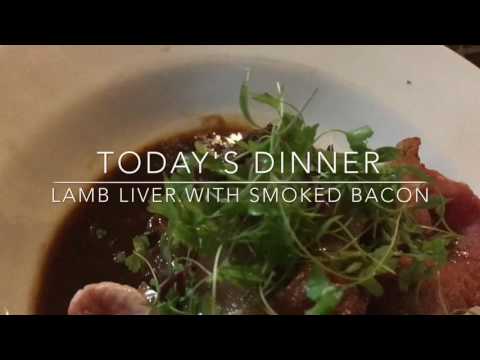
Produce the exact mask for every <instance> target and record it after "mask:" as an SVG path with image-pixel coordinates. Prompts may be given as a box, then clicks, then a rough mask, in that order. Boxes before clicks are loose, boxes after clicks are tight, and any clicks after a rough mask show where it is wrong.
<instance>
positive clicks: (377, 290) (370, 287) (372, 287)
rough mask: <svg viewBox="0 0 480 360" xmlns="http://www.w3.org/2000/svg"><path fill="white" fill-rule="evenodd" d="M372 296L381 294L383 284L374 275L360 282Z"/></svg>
mask: <svg viewBox="0 0 480 360" xmlns="http://www.w3.org/2000/svg"><path fill="white" fill-rule="evenodd" d="M360 285H361V286H363V287H364V288H365V289H367V291H368V292H369V293H370V294H372V295H373V296H376V297H380V296H382V295H383V286H382V285H381V284H380V283H379V282H378V280H377V279H375V278H374V277H372V278H370V279H368V280H366V281H364V282H363V283H361V284H360Z"/></svg>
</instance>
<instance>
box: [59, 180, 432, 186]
mask: <svg viewBox="0 0 480 360" xmlns="http://www.w3.org/2000/svg"><path fill="white" fill-rule="evenodd" d="M52 183H53V184H67V185H73V184H102V185H109V184H112V185H114V184H121V185H148V184H238V185H240V184H426V183H427V182H426V181H168V180H167V181H53V182H52Z"/></svg>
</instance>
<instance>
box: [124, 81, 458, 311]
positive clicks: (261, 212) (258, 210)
mask: <svg viewBox="0 0 480 360" xmlns="http://www.w3.org/2000/svg"><path fill="white" fill-rule="evenodd" d="M277 90H278V93H277V95H271V94H268V93H263V94H254V93H252V92H251V90H250V89H249V86H248V82H247V81H245V82H244V83H243V84H242V87H241V94H240V108H241V110H242V112H243V114H244V117H245V118H246V119H247V120H248V121H249V122H250V123H251V124H252V125H253V126H255V127H257V128H259V126H258V125H257V124H256V123H255V121H254V118H253V117H252V114H251V111H250V108H249V103H250V102H251V101H252V100H253V101H256V102H259V103H261V104H264V105H266V106H269V107H271V108H273V109H274V110H276V112H277V115H278V117H277V120H276V121H274V122H273V124H272V125H271V128H270V130H269V131H267V132H265V133H264V134H262V135H260V136H259V137H257V138H255V139H247V140H243V141H240V142H239V143H237V144H236V145H235V146H236V148H237V149H238V150H239V152H240V155H239V156H238V166H239V171H238V172H237V173H236V174H235V178H234V179H233V180H245V181H251V182H256V181H257V182H258V181H276V182H278V181H302V180H305V179H307V180H318V181H332V182H336V181H339V182H342V181H377V182H378V181H399V182H401V181H402V179H405V176H406V175H409V174H410V175H418V170H416V169H411V168H410V167H408V166H402V165H398V164H395V163H394V162H393V160H395V159H396V158H397V156H398V151H397V149H396V148H395V147H382V148H379V149H370V147H369V145H368V140H369V139H370V138H371V137H372V136H373V130H372V129H371V128H370V127H367V126H366V127H362V128H360V129H356V130H353V131H348V132H347V131H343V130H330V131H329V132H337V133H340V134H343V135H344V136H345V138H346V140H347V142H348V144H349V146H350V148H351V149H352V150H353V151H356V152H358V163H357V165H356V166H357V167H358V174H346V173H343V172H336V173H332V172H330V171H329V170H328V169H327V170H326V171H323V172H321V173H320V174H318V175H317V174H315V175H311V174H306V173H304V172H302V171H296V172H295V173H293V174H292V173H282V172H281V171H280V169H279V168H277V167H274V169H273V170H272V171H270V172H269V173H267V174H261V175H259V174H255V173H254V172H253V171H252V169H253V164H252V154H253V153H254V152H256V151H268V152H269V153H270V154H271V155H272V156H273V157H274V158H275V159H277V158H278V157H279V156H280V154H281V152H285V153H287V152H288V153H290V152H295V153H296V154H298V155H299V156H300V157H305V155H306V154H307V153H308V152H315V151H321V152H323V153H324V154H325V156H327V157H329V156H330V157H331V156H334V153H333V150H332V148H331V147H328V148H326V149H317V148H316V147H315V143H316V141H317V140H318V139H319V138H321V137H323V136H325V134H327V133H329V132H325V133H322V134H317V132H318V131H317V130H318V125H313V126H310V125H308V124H307V123H306V122H305V120H304V118H303V115H302V113H303V110H304V107H305V106H304V107H303V108H302V110H297V109H296V108H295V107H294V106H292V105H290V104H288V103H287V102H286V101H285V92H284V89H283V87H282V86H280V85H278V86H277ZM310 100H311V98H310V99H309V100H308V101H307V103H306V105H307V104H308V103H309V102H310ZM195 148H196V151H197V152H198V153H199V154H200V153H201V152H202V153H205V152H206V151H207V152H208V149H207V148H206V147H205V146H202V144H201V143H196V144H195ZM367 151H375V152H376V153H377V154H378V155H379V159H380V163H381V167H380V172H379V173H373V174H372V173H365V171H364V170H365V164H364V163H362V159H364V158H365V157H364V156H363V155H364V154H365V152H367ZM276 163H277V161H276ZM224 165H225V164H222V163H221V160H219V159H216V158H215V157H214V156H213V155H211V156H210V155H209V156H208V159H207V161H206V166H205V168H206V169H207V171H208V172H209V175H210V176H212V177H213V178H215V179H218V180H221V181H229V180H232V176H230V175H228V174H227V173H225V171H224V168H225V166H224ZM299 170H301V169H299ZM194 179H195V175H194V174H188V173H186V172H182V171H179V172H177V173H176V174H174V175H173V176H172V177H171V180H182V181H187V182H188V181H193V180H194ZM169 186H173V187H176V190H177V191H176V197H177V198H176V200H177V201H175V202H155V203H150V205H149V208H148V210H149V211H150V212H151V213H153V214H157V215H160V216H163V217H165V218H166V219H168V228H167V232H166V234H165V235H164V237H163V238H162V240H161V241H160V242H161V245H158V246H162V247H164V248H167V249H168V256H167V258H168V259H166V260H168V262H170V264H171V268H170V271H169V273H168V275H167V276H164V277H163V278H161V279H160V278H159V279H157V276H156V275H155V269H154V268H153V266H151V265H150V263H149V260H148V258H149V251H151V249H153V248H154V247H155V246H157V244H150V243H149V240H148V237H147V236H145V235H141V236H137V237H135V238H134V239H133V247H134V251H133V253H132V254H131V255H130V256H128V257H126V259H125V264H126V265H127V266H128V268H129V269H130V270H131V271H133V272H138V271H140V270H142V269H143V270H145V269H146V270H149V271H150V273H151V274H150V275H151V276H153V277H154V281H153V282H152V286H154V288H155V289H156V291H157V292H158V294H159V295H158V296H157V297H156V301H155V302H154V303H153V304H152V305H153V308H154V312H156V313H161V314H217V313H224V312H225V310H224V309H223V308H222V304H221V301H220V300H219V289H220V288H221V287H224V286H229V287H232V288H234V289H237V290H238V291H239V293H240V294H242V295H241V296H246V297H249V298H253V302H252V303H253V304H255V305H254V306H257V307H262V308H263V309H264V310H263V311H264V312H266V313H268V314H274V313H275V310H274V306H273V305H272V304H271V303H270V302H269V300H270V299H271V298H272V295H274V294H275V292H276V291H277V290H278V289H280V288H282V286H285V285H286V284H288V282H289V281H290V280H291V279H292V277H293V276H294V275H295V272H296V271H298V268H299V267H300V266H302V265H309V266H311V267H312V269H313V270H312V272H311V274H310V278H309V280H308V283H307V286H306V296H307V297H308V298H309V299H310V300H311V301H312V303H314V306H313V307H312V308H311V309H309V310H308V311H306V314H330V313H332V312H334V310H335V308H336V307H337V305H338V304H339V303H340V302H341V300H342V296H343V294H344V293H345V290H347V289H348V288H351V287H356V286H360V287H362V288H364V289H366V291H368V292H369V293H370V294H371V295H372V296H381V295H382V294H383V287H382V285H381V281H379V280H380V279H381V277H382V276H386V275H388V274H391V275H395V276H397V277H398V279H399V287H400V289H402V290H404V291H408V290H409V289H411V288H412V287H415V286H417V285H418V284H419V283H421V282H422V281H424V280H425V279H428V278H429V277H431V276H434V275H435V274H436V273H437V272H438V269H439V268H440V267H441V266H443V265H444V264H445V263H446V261H447V255H448V251H447V249H448V246H449V244H450V243H451V242H452V241H453V240H455V239H456V238H457V237H458V236H457V235H456V234H455V233H453V232H452V231H451V230H449V229H448V227H447V226H446V225H445V221H444V219H443V209H444V206H445V203H446V201H445V199H443V198H441V197H434V198H431V199H430V201H429V203H427V204H420V205H417V204H413V205H410V204H404V203H398V202H392V203H386V202H376V201H367V202H361V203H353V202H351V201H350V200H349V199H350V198H351V197H349V196H344V197H342V199H344V200H341V201H340V202H338V203H336V204H331V205H330V206H325V207H319V206H312V204H308V203H304V202H289V203H286V202H283V201H279V202H278V203H277V204H271V203H261V202H259V203H255V204H252V203H250V202H249V201H248V200H247V193H248V191H249V189H250V188H251V187H252V185H251V184H250V185H249V184H245V185H238V184H236V185H231V186H235V187H239V189H240V195H239V201H238V202H235V203H230V202H222V201H219V202H208V203H207V202H188V201H186V198H185V197H183V196H182V194H185V192H184V191H182V190H184V189H185V188H192V187H193V186H194V185H193V184H171V185H170V184H169ZM195 186H205V187H207V186H209V185H208V184H202V185H195ZM259 186H260V187H267V188H272V187H280V188H282V187H283V186H284V185H282V184H278V183H276V184H262V185H259ZM288 186H294V187H295V186H300V185H294V184H293V185H292V184H289V185H288ZM360 186H362V187H363V188H364V190H366V191H368V190H369V189H371V188H373V189H375V190H381V189H382V188H383V187H385V186H386V185H384V184H378V183H375V184H362V185H360ZM393 186H399V185H393ZM336 188H337V189H339V190H340V191H341V192H342V193H343V194H349V193H351V191H352V185H350V184H339V185H337V186H336ZM419 208H424V209H428V210H430V211H436V215H437V218H438V222H437V223H436V224H434V225H433V226H431V227H428V229H426V228H425V226H422V225H420V224H417V222H416V220H415V211H416V210H418V209H419ZM174 254H176V255H174ZM178 254H181V255H178ZM406 259H407V260H408V261H406ZM406 262H408V264H409V266H408V267H405V266H404V265H405V263H406ZM334 279H336V280H335V281H334ZM159 280H160V281H162V282H160V281H159ZM340 280H341V281H340ZM172 284H173V286H172ZM239 296H240V295H239Z"/></svg>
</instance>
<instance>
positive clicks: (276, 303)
mask: <svg viewBox="0 0 480 360" xmlns="http://www.w3.org/2000/svg"><path fill="white" fill-rule="evenodd" d="M310 272H311V269H310V268H309V267H304V268H302V269H301V270H300V271H299V272H298V274H297V275H296V276H295V278H294V279H293V280H292V281H291V282H290V283H289V284H288V285H287V287H285V288H284V289H282V290H280V291H279V292H278V293H277V294H276V296H275V297H274V300H273V308H274V309H275V311H277V312H278V313H279V314H285V315H303V314H304V313H305V311H306V310H308V309H310V308H311V307H312V306H313V305H314V304H313V303H312V302H311V301H310V300H309V299H308V297H307V294H306V286H307V282H308V279H309V276H310ZM368 302H369V297H368V296H367V295H366V294H365V293H364V292H363V291H362V290H361V289H358V288H350V289H348V290H347V291H346V292H345V294H344V295H343V299H342V301H341V302H340V304H339V305H338V306H337V309H336V310H335V314H336V315H361V314H365V313H366V311H367V305H368Z"/></svg>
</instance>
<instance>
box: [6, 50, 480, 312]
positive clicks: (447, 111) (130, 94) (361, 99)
mask: <svg viewBox="0 0 480 360" xmlns="http://www.w3.org/2000/svg"><path fill="white" fill-rule="evenodd" d="M246 67H248V68H251V69H252V79H253V80H252V86H254V87H255V88H256V89H258V90H265V89H272V88H273V85H274V82H275V81H281V82H283V83H284V84H285V86H286V89H287V93H288V94H289V95H290V100H291V101H292V102H294V103H299V104H301V103H302V102H303V101H304V100H305V99H306V98H307V97H308V96H309V95H310V93H311V92H312V91H313V90H314V89H315V88H319V92H318V96H317V97H316V98H315V101H314V102H313V103H312V104H311V106H310V107H309V109H308V112H307V113H306V116H307V119H308V120H309V121H311V122H319V123H320V124H321V127H322V128H330V127H335V128H345V129H351V128H355V127H358V126H362V125H365V124H368V125H371V126H372V127H373V128H374V129H375V130H376V137H375V144H393V143H396V142H397V141H399V140H400V139H402V138H404V137H408V136H420V137H422V139H423V142H424V146H423V148H422V149H423V150H422V158H423V159H424V160H425V162H426V163H427V164H428V165H430V166H431V167H433V168H437V169H439V170H441V171H443V172H444V173H446V174H448V175H449V176H451V177H453V178H456V179H459V180H462V181H465V182H467V183H469V184H470V185H471V186H472V187H473V188H474V189H475V190H476V191H477V192H479V191H480V186H479V185H480V184H479V183H478V178H479V171H480V170H479V167H478V160H477V157H478V156H479V155H480V141H479V138H480V122H479V120H480V115H479V114H480V71H479V70H478V69H477V68H475V67H474V66H473V65H471V64H470V63H468V62H467V61H466V60H464V59H462V58H460V57H459V56H457V55H455V54H454V53H453V52H451V51H450V50H448V49H447V48H444V47H441V46H63V47H61V46H48V47H47V46H18V47H0V81H1V84H2V86H1V87H0V145H1V147H2V151H1V152H0V182H1V184H2V191H1V197H0V199H1V202H0V229H1V238H0V242H1V249H2V250H1V252H0V311H1V310H2V307H3V306H5V307H7V308H8V310H9V311H10V312H12V313H25V312H29V311H31V300H32V296H33V293H34V291H35V286H36V284H37V277H38V269H39V264H40V263H41V260H42V259H43V255H44V251H45V249H46V246H47V245H48V243H49V241H50V240H51V238H52V234H53V232H54V231H55V229H56V228H57V226H58V225H59V223H60V222H61V219H62V217H63V215H64V214H65V212H66V211H67V210H68V208H69V206H65V205H56V206H54V205H53V204H51V203H50V196H51V195H50V191H51V186H52V184H51V182H52V181H58V180H89V179H93V178H95V177H97V175H98V174H99V171H100V165H101V164H100V163H99V162H98V158H97V157H96V155H95V152H96V151H97V150H102V149H103V150H104V149H114V150H119V151H120V150H125V149H138V148H140V147H141V146H142V145H144V144H145V143H147V142H150V141H152V140H155V139H156V138H159V137H162V136H165V135H166V134H168V133H172V132H174V131H176V130H178V129H184V128H186V127H192V126H195V121H196V119H197V118H198V117H199V116H200V115H202V114H207V113H211V112H217V113H218V112H228V113H231V112H238V104H237V103H238V101H237V100H238V91H239V85H240V82H241V81H242V80H243V78H244V76H245V68H246Z"/></svg>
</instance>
